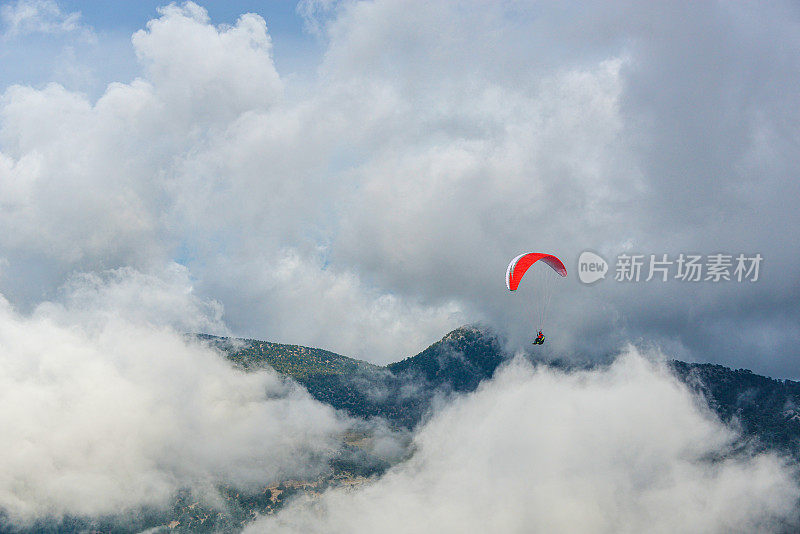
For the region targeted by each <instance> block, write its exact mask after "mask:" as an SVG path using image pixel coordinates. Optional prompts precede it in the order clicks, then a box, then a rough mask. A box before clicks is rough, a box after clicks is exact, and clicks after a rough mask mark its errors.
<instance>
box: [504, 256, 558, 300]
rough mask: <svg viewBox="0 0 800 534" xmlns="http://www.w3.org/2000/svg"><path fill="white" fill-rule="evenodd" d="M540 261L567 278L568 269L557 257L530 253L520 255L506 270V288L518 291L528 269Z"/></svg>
mask: <svg viewBox="0 0 800 534" xmlns="http://www.w3.org/2000/svg"><path fill="white" fill-rule="evenodd" d="M539 260H541V261H543V262H544V263H546V264H547V265H549V266H550V267H551V268H552V269H553V270H554V271H555V272H557V273H558V274H560V275H561V276H567V268H566V267H564V263H563V262H562V261H561V260H559V259H558V258H556V257H555V256H553V255H551V254H542V253H541V252H528V253H525V254H520V255H519V256H517V257H516V258H514V259H513V260H511V263H509V264H508V269H507V270H506V287H507V288H508V289H509V290H510V291H516V290H517V288H518V287H519V283H520V281H521V280H522V277H523V276H524V275H525V273H526V272H527V270H528V268H530V266H531V265H533V264H534V263H536V262H537V261H539Z"/></svg>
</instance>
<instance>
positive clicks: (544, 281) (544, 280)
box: [506, 252, 567, 345]
mask: <svg viewBox="0 0 800 534" xmlns="http://www.w3.org/2000/svg"><path fill="white" fill-rule="evenodd" d="M539 262H541V263H539ZM537 263H538V265H537V266H536V267H534V265H535V264H537ZM545 266H547V267H549V269H548V268H547V267H545ZM532 267H534V268H533V269H531V268H532ZM529 269H530V270H531V273H534V272H535V273H536V274H535V275H533V276H531V275H529V278H533V279H534V281H533V284H531V285H532V286H533V289H534V291H535V297H534V298H535V300H534V304H535V308H536V310H537V319H538V327H539V335H538V336H536V339H535V340H534V341H533V344H534V345H544V334H542V328H543V326H544V321H545V318H546V315H547V308H548V307H549V304H550V297H551V289H552V281H553V279H555V276H554V275H553V272H552V271H555V272H556V273H557V274H558V275H560V276H562V277H565V276H567V268H566V267H564V263H563V262H562V261H561V260H560V259H558V258H557V257H555V256H553V255H551V254H543V253H541V252H526V253H525V254H520V255H519V256H517V257H516V258H514V259H513V260H511V263H509V264H508V269H507V270H506V287H507V288H508V290H509V291H516V290H517V288H518V287H519V284H520V282H521V281H522V277H523V276H525V273H527V272H528V270H529Z"/></svg>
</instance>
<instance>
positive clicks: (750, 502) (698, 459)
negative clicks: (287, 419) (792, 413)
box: [248, 349, 800, 533]
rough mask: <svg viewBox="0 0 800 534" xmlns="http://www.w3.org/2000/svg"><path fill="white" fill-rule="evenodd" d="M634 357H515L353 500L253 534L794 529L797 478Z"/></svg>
mask: <svg viewBox="0 0 800 534" xmlns="http://www.w3.org/2000/svg"><path fill="white" fill-rule="evenodd" d="M736 440H737V434H736V433H735V432H734V431H733V430H731V429H730V428H727V427H725V426H723V425H722V424H721V423H720V422H719V421H718V420H717V419H716V418H715V417H714V415H713V414H712V413H711V412H710V411H709V410H708V408H707V407H706V406H705V405H704V404H703V402H702V401H701V400H700V399H698V398H696V397H695V396H693V395H692V394H691V393H690V392H689V391H688V390H687V388H686V387H685V386H684V385H682V384H681V383H679V382H678V381H677V380H676V379H675V378H674V377H673V376H672V375H670V374H669V373H668V372H667V371H666V370H665V369H664V368H662V367H661V366H660V365H658V364H654V363H652V362H651V361H649V360H648V359H646V358H645V357H643V356H641V355H640V354H639V353H638V352H637V351H636V350H634V349H630V350H629V351H628V352H627V353H626V354H624V355H622V356H621V357H620V358H618V359H617V360H616V361H615V362H614V363H613V364H612V365H610V366H608V367H607V368H603V369H596V370H590V371H575V372H571V373H564V372H561V371H556V370H553V369H549V368H547V367H543V366H542V367H536V368H534V367H532V366H531V365H530V364H528V363H525V362H523V361H521V360H517V361H514V362H513V363H512V364H511V365H509V366H507V367H505V368H504V369H503V370H502V371H501V372H500V373H499V374H498V375H497V377H496V378H495V379H494V380H492V381H491V382H488V383H485V384H484V385H483V386H482V387H481V388H480V389H479V390H478V391H477V392H476V393H474V394H471V395H469V396H466V397H463V398H461V399H460V400H458V401H457V402H455V403H453V404H452V405H450V406H448V407H446V408H445V409H443V410H442V411H440V412H439V413H438V414H436V415H435V416H434V417H433V419H432V420H431V421H430V422H429V423H428V424H427V425H426V426H425V427H423V428H422V429H421V430H420V431H419V432H418V433H417V435H416V436H415V446H416V453H415V455H414V456H413V458H411V459H410V460H409V461H408V462H406V463H404V464H400V465H398V466H396V467H395V468H393V469H392V470H390V471H389V472H388V473H386V474H385V475H384V476H383V477H382V478H380V479H378V480H375V481H372V482H371V483H368V484H365V485H363V486H361V487H360V488H357V489H354V490H352V489H334V490H330V491H328V492H326V493H325V494H323V495H322V496H321V497H320V498H319V499H313V500H309V499H305V500H300V501H296V502H295V503H294V504H292V505H290V506H289V507H288V508H287V509H285V510H284V511H282V512H281V513H279V514H278V515H277V516H275V517H269V518H263V519H261V520H260V521H259V522H257V523H255V524H254V525H252V526H251V528H250V529H249V530H248V532H409V531H413V532H488V531H502V532H665V533H666V532H688V531H692V532H772V531H777V530H781V529H785V528H789V527H790V526H791V525H796V524H797V523H796V522H795V521H796V520H797V502H798V499H799V498H800V487H798V482H797V478H796V477H795V475H796V470H795V468H794V467H790V466H789V465H788V464H787V463H786V461H785V459H783V458H781V457H779V456H776V455H774V454H769V453H762V454H752V455H748V454H744V453H736V454H734V453H732V444H734V443H735V442H736Z"/></svg>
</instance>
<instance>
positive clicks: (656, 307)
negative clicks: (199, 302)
mask: <svg viewBox="0 0 800 534" xmlns="http://www.w3.org/2000/svg"><path fill="white" fill-rule="evenodd" d="M1 16H2V24H3V26H2V32H3V34H2V43H0V44H2V51H1V52H0V59H1V60H2V61H3V65H4V68H3V69H2V74H0V88H2V91H3V92H2V100H0V172H2V177H3V179H2V182H0V187H1V188H2V189H0V194H2V199H3V211H2V214H0V227H2V230H3V231H2V236H3V237H2V238H0V259H2V270H1V271H0V292H1V293H2V294H3V296H4V297H5V298H6V299H7V300H8V301H9V302H10V303H11V304H12V305H13V306H14V307H15V308H16V309H18V310H20V311H21V312H23V313H30V312H31V311H32V310H34V309H35V308H36V306H38V305H40V304H42V303H44V302H50V301H58V299H60V298H63V293H64V291H65V288H66V287H68V286H69V285H70V283H71V282H70V281H71V280H73V279H74V278H75V277H80V276H82V275H84V274H94V275H97V276H100V277H103V276H106V277H108V276H114V274H113V273H115V272H120V270H121V269H122V270H124V269H132V270H133V271H135V272H137V273H140V274H142V275H146V276H144V277H143V278H147V277H148V276H149V277H154V278H156V279H165V278H169V274H165V273H171V272H172V271H173V270H174V269H176V268H180V269H185V273H186V279H187V280H188V281H189V286H188V287H183V288H175V290H176V291H191V292H192V293H193V294H194V295H196V296H197V297H198V298H201V299H203V300H206V301H208V302H213V303H216V304H219V305H220V306H221V308H222V324H224V326H225V328H226V329H227V331H228V332H230V333H231V334H233V335H239V336H246V337H254V338H261V339H269V340H275V341H281V342H290V343H298V344H305V345H314V346H320V347H325V348H328V349H330V350H334V351H337V352H341V353H343V354H346V355H349V356H353V357H357V358H363V359H367V360H370V361H372V362H376V363H387V362H390V361H395V360H398V359H401V358H403V357H406V356H408V355H411V354H414V353H416V352H418V351H419V350H421V349H423V348H425V347H426V346H427V345H428V344H430V343H431V342H433V341H435V340H437V339H439V338H440V337H441V336H442V335H444V334H445V333H446V332H447V331H449V330H450V329H452V328H454V327H457V326H459V325H461V324H464V323H472V322H480V323H484V324H488V325H490V326H492V327H494V328H495V329H496V330H497V331H498V332H500V333H501V334H502V335H504V336H505V338H506V339H507V340H508V342H509V346H510V347H511V348H512V349H520V348H524V347H525V346H526V345H527V341H528V338H530V337H532V332H533V331H535V330H536V329H538V328H539V327H541V326H545V327H546V330H547V332H546V333H547V334H548V340H549V342H548V346H547V349H546V350H547V351H548V354H549V355H555V356H559V357H566V358H582V359H587V358H588V359H594V358H601V357H604V356H606V355H608V354H612V353H614V352H616V351H618V350H620V349H621V347H623V346H624V345H625V344H626V343H629V342H632V343H634V344H637V345H639V346H646V347H650V346H654V347H659V348H662V349H663V350H664V351H665V352H667V353H669V354H670V355H673V356H674V357H676V358H680V359H686V360H693V361H708V362H716V363H723V364H726V365H729V366H733V367H747V368H751V369H753V370H754V371H756V372H759V373H764V374H768V375H771V376H776V377H788V378H800V371H798V367H797V363H796V357H795V355H796V346H797V344H798V341H800V330H798V329H799V328H800V327H798V324H800V322H798V318H800V317H799V316H798V314H799V313H798V312H800V309H798V304H797V303H798V298H797V297H798V288H800V284H798V278H797V273H798V270H797V269H796V268H795V264H796V260H797V252H796V247H795V246H794V244H795V241H794V238H793V232H792V230H791V229H792V227H794V226H795V225H796V224H797V222H798V216H797V210H796V209H795V206H794V205H793V202H794V200H795V199H796V198H798V193H799V192H800V191H798V187H800V185H798V184H800V182H798V181H797V180H796V177H795V175H794V169H795V168H796V167H797V166H796V163H797V161H796V160H797V154H798V153H800V152H799V151H798V150H797V148H798V147H797V144H798V139H797V135H796V131H797V128H796V125H797V121H798V112H797V107H796V105H795V103H796V102H797V96H798V95H797V92H798V89H797V86H796V83H794V81H795V80H796V79H797V74H798V70H799V69H800V53H799V52H800V50H799V49H798V41H797V38H796V35H797V34H798V33H797V31H796V30H797V24H798V13H797V6H796V5H794V4H792V3H783V2H778V3H774V4H773V5H771V6H769V8H766V9H755V8H753V7H749V6H745V5H717V4H704V5H702V6H695V5H693V4H692V3H671V4H669V5H667V4H666V3H664V4H658V5H657V6H655V7H653V8H652V9H645V8H641V7H638V6H636V5H634V4H629V3H625V2H619V3H613V4H611V5H606V3H604V2H603V3H593V2H584V3H580V4H574V3H564V4H561V5H558V6H556V5H551V4H539V3H530V4H528V3H525V2H521V3H518V2H512V3H503V2H501V3H489V2H477V1H476V2H467V3H450V2H442V3H436V4H435V5H419V6H416V8H415V9H408V6H406V5H404V4H403V3H397V2H389V1H386V2H349V1H348V2H334V1H318V0H307V1H303V2H300V3H299V4H297V5H293V4H290V3H287V2H240V3H237V2H218V3H214V2H212V3H209V4H204V5H202V6H201V5H198V4H194V3H186V4H170V5H168V6H161V5H160V4H159V3H158V2H123V3H120V4H119V5H117V4H114V6H113V7H112V6H111V5H110V4H107V3H104V2H77V1H75V2H62V3H58V2H55V1H54V0H24V1H16V0H15V1H13V2H4V3H3V5H2V12H1ZM586 250H589V251H593V252H595V253H598V254H600V256H601V257H603V258H604V259H605V261H606V262H607V263H608V265H609V267H608V269H609V272H608V275H607V276H606V278H605V279H603V280H600V281H598V282H597V283H595V284H592V285H587V284H582V283H581V282H580V280H579V278H578V277H577V276H575V275H576V274H578V263H577V262H578V257H579V255H580V254H581V253H582V252H583V251H586ZM526 251H540V252H549V253H553V254H556V255H558V256H559V257H561V258H562V259H563V260H564V262H565V264H566V265H567V266H568V270H569V271H570V272H571V276H568V277H567V279H565V280H563V281H562V280H559V281H557V283H556V285H555V287H554V289H553V298H552V304H551V307H550V310H549V313H548V315H547V318H546V322H545V324H544V325H540V324H539V323H538V321H536V320H534V319H533V317H534V316H535V315H536V314H535V313H534V309H535V307H536V305H537V302H538V301H539V299H540V298H541V297H540V295H539V293H538V288H537V287H536V286H535V285H533V284H532V283H531V284H523V286H522V288H521V290H520V291H518V292H516V293H510V292H507V291H505V290H504V289H503V282H502V276H503V273H504V272H505V269H504V268H505V266H506V264H507V263H508V261H509V260H510V259H511V258H513V257H514V256H516V255H517V254H519V253H521V252H526ZM624 254H628V255H640V256H641V258H642V259H643V261H644V262H645V264H644V267H643V268H642V275H641V279H640V280H639V281H638V282H637V281H635V280H633V281H618V280H616V279H615V277H616V275H617V273H618V271H617V270H618V269H619V268H620V259H619V258H620V255H624ZM665 254H666V255H667V260H668V261H669V262H671V263H670V264H669V265H670V267H669V269H671V270H670V271H669V272H668V273H667V280H666V281H664V280H661V279H660V276H656V277H655V278H654V279H651V280H650V281H646V278H647V277H648V274H649V273H648V268H649V265H650V261H651V258H658V259H661V258H663V255H665ZM681 254H683V255H684V256H688V255H697V256H700V263H701V264H703V265H702V267H704V268H705V269H708V268H709V267H708V264H709V263H710V262H711V259H712V257H713V255H715V254H722V255H723V256H724V257H726V258H728V260H727V261H730V262H731V266H730V267H727V272H728V273H729V274H730V275H731V276H732V278H733V279H732V280H724V279H723V280H721V281H719V282H716V283H715V282H714V281H713V280H706V278H707V274H708V273H710V271H703V273H702V276H701V279H700V280H699V281H685V280H679V279H676V275H677V269H678V266H677V260H678V258H679V257H680V255H681ZM740 255H741V256H742V257H743V258H745V259H746V260H752V258H755V257H756V255H759V256H760V257H761V262H760V263H759V270H758V273H757V275H758V276H757V279H756V280H753V278H756V276H755V273H753V272H751V276H750V278H747V277H745V279H744V280H737V279H736V278H737V277H736V275H735V272H734V268H735V265H734V264H733V262H735V259H736V258H737V257H739V256H740ZM620 276H621V275H620Z"/></svg>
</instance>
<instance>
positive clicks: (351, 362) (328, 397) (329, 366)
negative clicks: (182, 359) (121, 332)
mask: <svg viewBox="0 0 800 534" xmlns="http://www.w3.org/2000/svg"><path fill="white" fill-rule="evenodd" d="M201 338H202V339H205V340H207V341H209V342H211V343H213V344H214V345H215V346H217V347H218V348H221V349H223V350H224V352H225V354H226V356H227V357H228V358H229V359H230V360H231V361H233V362H234V363H236V364H237V365H239V366H241V367H242V368H244V369H255V368H258V367H262V366H265V365H268V366H271V367H273V368H274V369H275V370H277V371H278V372H280V373H282V374H284V375H287V376H291V377H292V378H294V379H295V380H297V381H298V382H300V383H301V384H303V385H304V386H305V387H306V388H307V389H308V391H309V393H311V395H313V396H314V397H315V398H316V399H318V400H319V401H321V402H325V403H327V404H329V405H331V406H333V407H334V408H337V409H340V410H344V411H345V412H347V413H348V414H349V415H351V416H353V417H360V418H369V417H382V418H384V419H386V420H387V421H389V422H390V423H392V424H394V425H396V426H398V427H405V428H413V427H415V426H416V425H417V424H419V423H420V422H421V421H422V420H424V418H425V415H426V414H427V413H428V412H429V411H430V409H431V406H432V404H433V402H434V399H435V398H437V397H442V396H444V397H446V396H448V395H452V394H454V393H466V392H470V391H474V390H475V389H476V388H477V387H478V384H480V382H481V381H483V380H486V379H489V378H491V377H492V376H493V375H494V373H495V371H496V369H497V368H498V366H500V364H501V363H503V362H504V361H506V360H507V359H508V358H509V357H510V355H509V354H508V353H507V352H506V351H505V350H504V349H503V344H502V342H501V341H500V339H499V338H498V336H497V334H496V333H494V332H493V331H492V330H490V329H488V328H485V327H481V326H477V325H468V326H462V327H460V328H457V329H456V330H453V331H452V332H450V333H448V334H447V335H445V336H444V337H443V338H442V339H441V340H439V341H437V342H436V343H434V344H432V345H431V346H429V347H428V348H426V349H425V350H423V351H422V352H420V353H419V354H416V355H414V356H411V357H409V358H406V359H404V360H402V361H399V362H395V363H391V364H389V365H387V366H385V367H381V366H377V365H372V364H369V363H366V362H363V361H360V360H355V359H352V358H348V357H346V356H342V355H339V354H335V353H333V352H329V351H325V350H321V349H312V348H308V347H300V346H297V345H279V344H275V343H268V342H264V341H257V340H229V339H226V338H216V337H214V336H207V335H203V336H201ZM548 365H551V366H556V367H560V368H567V367H568V366H566V365H559V364H558V363H554V362H549V363H548ZM669 367H670V368H671V370H672V372H673V373H674V374H675V375H676V376H677V377H678V378H679V379H680V380H681V381H683V382H684V383H685V384H687V386H688V387H689V388H690V389H692V390H693V391H694V392H696V393H697V394H698V395H700V396H702V397H703V398H704V399H705V400H706V402H707V403H708V405H709V407H710V408H711V409H712V410H713V411H714V412H715V413H716V414H717V416H718V417H719V418H720V419H721V420H722V421H724V422H726V423H728V424H732V425H734V426H738V427H739V428H741V430H742V433H743V436H744V438H745V440H746V441H748V443H749V444H750V445H755V446H756V447H758V448H762V449H764V448H770V449H773V450H778V451H780V452H783V453H786V454H789V455H791V456H792V457H794V458H798V459H800V382H795V381H792V380H777V379H773V378H769V377H765V376H759V375H756V374H754V373H752V372H751V371H749V370H746V369H730V368H728V367H724V366H722V365H712V364H700V363H686V362H681V361H677V360H673V361H671V362H669Z"/></svg>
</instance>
